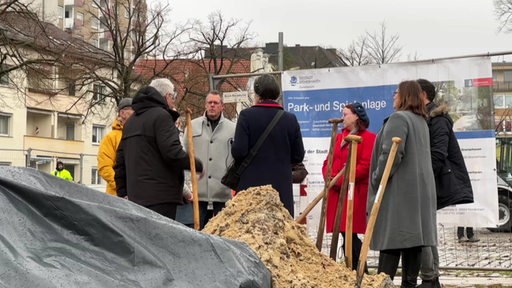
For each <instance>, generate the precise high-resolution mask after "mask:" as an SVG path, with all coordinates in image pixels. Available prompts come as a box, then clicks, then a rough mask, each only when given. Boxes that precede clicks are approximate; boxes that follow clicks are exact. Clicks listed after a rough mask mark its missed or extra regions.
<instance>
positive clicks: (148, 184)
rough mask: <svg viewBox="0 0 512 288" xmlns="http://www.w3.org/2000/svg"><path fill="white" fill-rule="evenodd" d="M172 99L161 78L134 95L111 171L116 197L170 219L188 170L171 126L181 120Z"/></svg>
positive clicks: (170, 88) (169, 85)
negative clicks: (113, 173)
mask: <svg viewBox="0 0 512 288" xmlns="http://www.w3.org/2000/svg"><path fill="white" fill-rule="evenodd" d="M175 95H176V93H174V85H173V84H172V82H171V81H170V80H169V79H164V78H160V79H155V80H153V81H152V82H151V84H149V86H148V87H144V88H142V89H140V90H139V91H138V92H137V95H136V96H135V97H134V98H133V102H132V107H133V110H134V111H135V113H134V114H133V115H132V116H131V117H130V119H128V121H126V123H125V125H124V128H123V137H122V138H121V143H120V144H119V147H118V149H117V160H116V164H115V168H114V170H115V176H114V178H115V181H116V189H117V196H119V197H128V199H129V200H130V201H133V202H135V203H137V204H139V205H141V206H144V207H146V208H148V209H151V210H153V211H155V212H157V213H159V214H161V215H163V216H166V217H168V218H171V219H175V218H176V209H177V205H180V204H183V184H184V181H185V176H184V171H183V170H190V161H189V156H188V154H187V153H186V152H185V151H184V150H183V148H182V146H181V142H180V138H179V131H178V128H176V126H175V125H174V123H175V121H176V120H177V119H178V117H179V113H178V112H177V111H176V110H175V109H173V108H174V99H175V98H176V97H175ZM195 165H196V170H197V171H198V172H199V173H201V172H202V171H203V164H202V162H201V161H200V160H198V159H196V161H195ZM201 175H202V173H201Z"/></svg>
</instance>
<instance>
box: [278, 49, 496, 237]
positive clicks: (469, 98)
mask: <svg viewBox="0 0 512 288" xmlns="http://www.w3.org/2000/svg"><path fill="white" fill-rule="evenodd" d="M418 78H424V79H428V80H430V81H431V82H433V83H434V84H435V85H436V87H437V89H438V91H439V92H438V97H437V98H440V99H441V100H443V101H444V102H446V103H447V104H448V105H449V106H450V107H451V112H450V115H451V116H452V118H453V119H454V121H455V123H454V128H455V127H456V128H457V130H459V131H480V130H490V131H492V133H494V116H493V113H492V69H491V61H490V58H486V57H479V58H465V59H455V60H442V61H428V62H414V63H397V64H384V65H370V66H360V67H342V68H328V69H310V70H296V71H285V72H284V73H283V77H282V87H283V102H284V107H285V110H287V111H289V112H292V113H294V114H295V115H296V116H297V119H298V120H299V123H300V125H301V132H302V134H303V137H304V145H305V149H306V159H305V165H306V167H307V169H308V171H309V173H310V174H309V175H308V177H307V184H308V186H307V188H306V190H307V192H308V194H307V201H305V199H301V203H300V205H297V206H299V207H298V209H297V210H296V211H297V212H296V216H298V215H299V213H300V211H302V210H303V208H304V207H305V206H306V205H307V203H309V202H310V201H311V200H313V199H314V197H315V196H317V195H318V193H319V192H320V191H322V189H323V185H324V182H323V177H322V173H321V168H322V164H323V161H324V160H325V158H326V156H327V152H328V151H327V150H328V148H329V141H330V135H331V131H332V128H331V125H330V124H329V123H328V119H330V118H340V117H341V113H342V109H343V107H344V106H345V105H346V104H348V103H352V102H355V101H357V102H360V103H362V104H363V106H364V107H365V108H366V111H367V113H368V116H369V118H370V127H369V130H371V131H373V132H375V133H377V132H378V130H379V129H380V128H381V126H382V122H383V120H384V118H386V117H387V116H389V115H390V114H391V113H392V112H393V104H392V103H393V92H394V91H395V89H396V88H397V85H398V84H399V83H400V82H401V81H403V80H409V79H418ZM454 130H455V129H454ZM489 133H491V132H489ZM489 133H484V134H485V135H486V136H485V137H483V138H481V139H473V140H468V141H466V140H461V141H460V142H461V143H460V144H461V146H462V145H464V146H467V145H469V146H471V147H475V146H478V147H480V148H481V150H479V153H481V156H482V157H484V158H485V159H486V161H480V162H477V161H473V160H474V159H473V160H471V161H469V160H468V159H466V164H467V165H468V170H470V171H481V172H482V173H481V174H479V175H480V176H482V177H478V183H477V184H476V183H475V182H474V181H475V179H477V177H474V176H475V175H474V174H470V176H472V177H471V179H472V185H473V188H474V194H475V203H474V204H471V205H462V206H461V207H456V208H455V207H450V210H452V212H449V213H452V214H453V213H455V214H457V215H458V216H457V217H452V216H449V217H445V216H446V214H447V213H448V212H446V213H445V212H444V210H443V212H442V213H441V212H440V213H439V215H440V217H439V221H441V222H442V223H445V222H444V221H447V222H450V223H453V222H455V223H458V224H461V225H468V226H480V227H483V226H495V225H496V223H497V219H498V216H497V189H496V172H495V170H494V169H495V163H494V161H495V159H496V154H495V146H494V145H495V144H494V142H493V139H492V137H489V135H491V134H489ZM480 140H482V141H480ZM466 144H467V145H466ZM471 153H473V152H471ZM471 153H469V150H468V151H463V154H464V155H468V154H471ZM493 163H494V164H493ZM473 165H477V167H473ZM470 173H471V172H470ZM483 176H485V177H483ZM483 188H485V189H483ZM489 191H493V192H494V191H496V192H495V193H489ZM491 194H492V195H491ZM303 198H304V197H303ZM484 198H485V199H484ZM302 202H304V203H306V204H304V203H302ZM453 211H456V212H453ZM319 212H320V204H319V205H317V207H316V208H315V209H314V210H313V211H312V212H311V213H310V214H309V215H308V218H307V221H308V222H307V223H308V230H309V232H310V235H316V229H317V227H318V221H319V219H318V218H319ZM462 219H464V220H462Z"/></svg>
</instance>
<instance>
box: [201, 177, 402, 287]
mask: <svg viewBox="0 0 512 288" xmlns="http://www.w3.org/2000/svg"><path fill="white" fill-rule="evenodd" d="M203 232H205V233H209V234H215V235H219V236H222V237H226V238H230V239H235V240H239V241H243V242H245V243H247V244H248V245H249V246H250V247H251V248H252V249H253V250H254V251H255V252H256V254H257V255H258V256H259V257H260V259H261V260H262V261H263V263H265V265H266V266H267V268H268V269H269V270H270V271H271V273H272V281H273V287H274V288H279V287H283V288H285V287H286V288H288V287H298V288H299V287H300V288H302V287H304V288H305V287H316V288H321V287H325V288H335V287H355V285H356V274H355V271H351V270H349V269H348V268H346V267H345V266H344V265H342V264H339V263H336V262H335V261H333V260H332V259H331V258H329V257H327V256H326V255H324V254H322V253H321V252H319V251H318V250H317V249H316V247H315V244H314V243H313V242H312V240H311V239H310V238H309V237H308V235H307V232H306V227H305V226H304V225H301V224H297V223H296V222H295V221H294V220H293V218H292V217H291V216H290V213H288V211H287V210H286V209H285V208H284V206H283V204H282V203H281V201H280V200H279V195H278V194H277V191H276V190H274V189H273V188H272V187H271V186H270V185H268V186H260V187H254V188H249V189H247V190H245V191H242V192H240V193H238V195H237V196H236V197H234V198H233V200H231V201H229V202H228V203H227V205H226V208H224V209H223V210H222V212H221V213H219V214H218V215H217V216H216V217H214V218H213V219H211V220H210V221H209V222H208V224H207V225H206V226H205V228H204V229H203ZM361 286H362V287H393V284H392V282H391V280H390V279H389V277H388V276H387V275H385V274H379V275H365V277H364V279H363V283H362V285H361Z"/></svg>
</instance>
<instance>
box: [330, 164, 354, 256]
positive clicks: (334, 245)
mask: <svg viewBox="0 0 512 288" xmlns="http://www.w3.org/2000/svg"><path fill="white" fill-rule="evenodd" d="M347 164H348V167H349V168H348V169H345V173H343V179H344V181H343V183H342V184H341V191H340V194H339V196H338V204H337V206H336V215H335V218H334V226H333V229H332V238H331V251H330V253H329V257H331V259H332V260H334V261H336V255H337V254H338V242H339V239H340V226H341V215H342V214H343V209H344V207H343V204H344V203H345V195H346V194H347V190H348V181H347V180H346V179H348V176H349V173H350V171H349V170H350V158H348V159H347V162H346V163H345V167H347ZM345 167H343V168H345ZM338 215H339V216H338Z"/></svg>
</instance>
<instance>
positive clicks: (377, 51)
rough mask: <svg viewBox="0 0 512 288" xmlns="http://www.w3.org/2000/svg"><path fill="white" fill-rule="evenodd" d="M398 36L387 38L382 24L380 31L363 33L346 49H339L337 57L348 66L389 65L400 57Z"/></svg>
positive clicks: (384, 25)
mask: <svg viewBox="0 0 512 288" xmlns="http://www.w3.org/2000/svg"><path fill="white" fill-rule="evenodd" d="M399 38H400V37H399V36H398V34H395V35H392V36H389V35H388V34H387V30H386V24H385V23H384V22H383V23H381V26H380V31H376V32H373V33H370V32H365V33H364V34H363V35H361V36H359V38H358V39H357V40H355V41H354V42H352V43H351V44H350V45H349V46H348V48H347V49H339V50H338V55H339V57H340V58H341V59H342V60H343V61H344V62H345V63H346V64H348V65H349V66H361V65H368V64H384V63H391V62H394V61H396V60H398V58H399V57H400V51H402V47H400V46H399V45H398V40H399Z"/></svg>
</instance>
